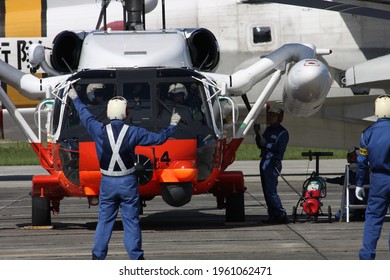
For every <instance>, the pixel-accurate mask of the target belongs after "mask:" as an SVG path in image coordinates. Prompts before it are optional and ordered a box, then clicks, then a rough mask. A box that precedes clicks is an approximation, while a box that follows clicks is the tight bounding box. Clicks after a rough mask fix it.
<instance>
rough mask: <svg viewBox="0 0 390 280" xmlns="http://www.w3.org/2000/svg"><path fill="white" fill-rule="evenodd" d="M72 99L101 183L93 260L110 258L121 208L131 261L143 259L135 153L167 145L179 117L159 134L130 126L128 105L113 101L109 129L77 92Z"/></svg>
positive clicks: (110, 104) (121, 100)
mask: <svg viewBox="0 0 390 280" xmlns="http://www.w3.org/2000/svg"><path fill="white" fill-rule="evenodd" d="M68 95H69V97H70V98H71V99H72V100H73V103H74V106H75V108H76V110H77V111H78V113H79V116H80V120H81V122H82V123H83V125H84V126H85V128H86V129H87V131H88V133H89V134H90V135H91V137H92V138H93V140H94V141H95V144H96V152H97V156H98V159H99V164H100V171H101V173H102V179H101V183H100V194H99V217H98V223H97V227H96V232H95V238H94V247H93V249H92V259H99V260H103V259H105V258H106V256H107V252H108V242H109V240H110V238H111V234H112V230H113V227H114V223H115V220H116V217H117V214H118V210H119V207H121V216H122V223H123V228H124V244H125V247H126V250H127V253H128V255H129V257H130V259H133V260H137V259H144V252H143V250H142V249H141V245H142V238H141V229H140V226H139V217H138V214H139V207H140V200H139V193H138V185H137V177H136V175H135V172H134V171H135V168H134V156H135V155H134V149H135V147H136V146H137V145H143V146H149V145H158V144H162V143H164V142H165V141H166V140H167V139H168V138H169V137H170V136H171V135H172V134H173V133H174V131H175V130H176V125H177V124H178V122H179V121H180V115H179V114H177V113H175V112H173V114H172V117H171V123H170V125H169V126H168V128H166V129H164V130H162V131H161V132H160V133H153V132H149V131H148V130H146V129H144V128H141V127H136V126H128V125H126V124H125V123H124V119H125V118H126V117H127V101H126V99H125V98H123V97H121V96H115V97H113V98H112V99H111V100H110V101H109V102H108V105H107V117H108V118H109V119H110V123H109V124H108V125H104V124H103V123H101V122H99V121H97V120H96V119H95V118H94V117H93V115H92V114H91V113H90V112H89V111H88V108H87V106H86V105H85V104H84V103H83V102H82V101H81V100H80V99H79V98H78V96H77V93H76V91H75V90H74V89H71V90H70V91H69V94H68Z"/></svg>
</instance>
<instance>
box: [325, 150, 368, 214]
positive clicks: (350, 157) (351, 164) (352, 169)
mask: <svg viewBox="0 0 390 280" xmlns="http://www.w3.org/2000/svg"><path fill="white" fill-rule="evenodd" d="M358 153H359V148H358V147H353V148H351V149H350V150H349V151H348V153H347V162H348V176H347V178H346V176H345V175H347V174H344V175H342V176H340V177H335V178H324V179H325V181H326V182H327V183H331V184H339V185H344V184H349V185H351V186H356V170H357V163H356V159H357V156H358ZM346 179H347V180H348V182H344V181H345V180H346ZM369 184H370V180H369V177H368V176H367V177H366V178H365V180H364V185H369ZM364 192H365V198H364V199H363V200H360V199H358V198H357V197H356V196H355V189H352V188H349V192H348V195H349V204H350V205H362V206H363V205H366V204H367V197H368V189H365V191H364ZM343 205H346V197H344V202H343ZM365 213H366V209H365V208H360V209H350V210H349V220H351V221H364V216H365ZM345 215H346V209H345V207H344V208H343V209H340V210H338V211H337V212H336V214H335V219H336V221H339V220H340V218H341V219H342V220H344V219H345V217H346V216H345Z"/></svg>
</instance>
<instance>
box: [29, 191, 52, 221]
mask: <svg viewBox="0 0 390 280" xmlns="http://www.w3.org/2000/svg"><path fill="white" fill-rule="evenodd" d="M50 212H51V209H50V200H49V199H48V198H47V197H40V196H33V197H32V225H33V226H49V225H51V213H50Z"/></svg>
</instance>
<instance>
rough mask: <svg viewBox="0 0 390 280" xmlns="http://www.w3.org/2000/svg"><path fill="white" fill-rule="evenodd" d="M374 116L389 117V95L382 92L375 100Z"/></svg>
mask: <svg viewBox="0 0 390 280" xmlns="http://www.w3.org/2000/svg"><path fill="white" fill-rule="evenodd" d="M375 116H376V117H377V118H390V95H387V94H384V95H381V96H379V97H378V98H377V99H376V100H375Z"/></svg>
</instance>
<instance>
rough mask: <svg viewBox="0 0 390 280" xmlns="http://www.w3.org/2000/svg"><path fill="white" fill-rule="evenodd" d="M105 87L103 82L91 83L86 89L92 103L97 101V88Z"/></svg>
mask: <svg viewBox="0 0 390 280" xmlns="http://www.w3.org/2000/svg"><path fill="white" fill-rule="evenodd" d="M97 88H104V85H103V84H89V85H88V86H87V89H86V93H87V97H88V100H89V101H91V102H92V103H94V102H95V89H97Z"/></svg>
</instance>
